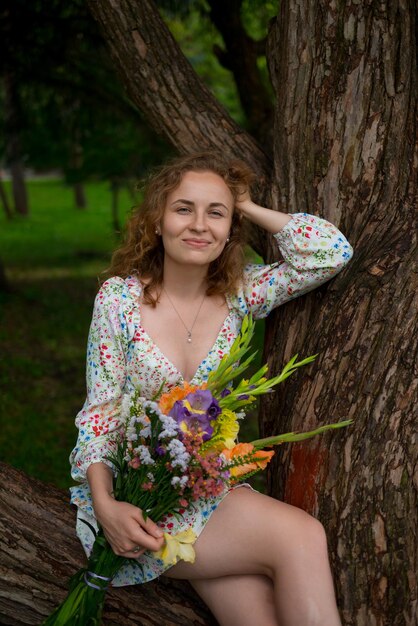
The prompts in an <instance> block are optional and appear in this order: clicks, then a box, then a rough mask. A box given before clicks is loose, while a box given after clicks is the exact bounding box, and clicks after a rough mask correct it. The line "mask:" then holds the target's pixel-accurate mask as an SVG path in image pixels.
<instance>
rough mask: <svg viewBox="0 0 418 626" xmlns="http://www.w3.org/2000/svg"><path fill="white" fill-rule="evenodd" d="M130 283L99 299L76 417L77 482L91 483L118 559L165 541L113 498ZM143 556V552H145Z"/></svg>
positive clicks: (109, 288)
mask: <svg viewBox="0 0 418 626" xmlns="http://www.w3.org/2000/svg"><path fill="white" fill-rule="evenodd" d="M124 289H125V281H124V280H123V279H122V278H118V277H114V278H112V279H110V280H108V281H106V282H105V283H104V284H103V285H102V287H101V289H100V290H99V293H98V294H97V296H96V300H95V305H94V311H93V318H92V323H91V326H90V332H89V338H88V347H87V381H86V382H87V398H86V401H85V403H84V406H83V409H82V410H81V411H80V413H79V414H78V416H77V419H76V425H77V427H78V429H79V433H78V439H77V444H76V447H75V448H74V450H73V452H72V453H71V457H70V462H71V464H72V476H73V478H74V479H75V480H78V481H85V480H86V478H87V480H88V483H89V486H90V491H91V495H92V501H93V508H94V512H95V515H96V518H97V520H98V522H99V523H100V525H101V526H102V527H103V530H104V533H105V535H106V538H107V539H108V540H109V543H110V545H111V546H112V549H113V550H114V552H115V553H116V554H123V556H126V557H138V556H139V555H140V554H141V551H138V552H133V551H132V550H133V548H134V547H135V546H137V545H138V546H143V547H144V548H147V549H152V550H158V549H159V548H160V547H161V545H162V543H163V540H162V539H158V537H161V536H162V533H161V534H160V530H159V529H158V527H157V525H156V524H154V522H152V520H150V519H149V518H148V519H147V521H146V522H145V521H144V519H143V516H142V511H141V510H140V509H139V508H137V507H135V506H133V505H131V504H128V503H126V502H118V501H116V500H115V499H114V498H113V494H112V490H113V471H112V466H111V463H110V461H109V460H108V458H107V457H108V456H109V455H111V454H112V453H114V452H115V450H116V446H117V441H118V436H119V432H120V430H121V429H122V428H123V423H122V421H121V417H120V413H121V401H122V396H123V392H124V387H125V381H126V353H127V349H128V344H129V337H128V330H127V320H126V317H125V314H124V306H123V303H124V302H126V298H124V297H123V296H124V295H126V294H124V293H123V291H124ZM142 551H143V550H142Z"/></svg>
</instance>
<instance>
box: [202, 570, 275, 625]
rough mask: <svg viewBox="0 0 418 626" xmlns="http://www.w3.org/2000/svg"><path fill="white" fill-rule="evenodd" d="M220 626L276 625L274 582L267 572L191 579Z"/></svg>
mask: <svg viewBox="0 0 418 626" xmlns="http://www.w3.org/2000/svg"><path fill="white" fill-rule="evenodd" d="M190 583H191V585H192V586H193V587H194V589H195V590H196V591H197V593H198V594H199V596H200V597H201V598H202V600H203V601H204V602H205V603H206V604H207V606H208V607H209V608H210V610H211V611H212V613H213V614H214V616H215V617H216V619H217V620H218V622H219V624H220V625H221V626H278V624H279V622H278V621H277V613H276V606H275V601H274V587H273V583H272V581H271V580H270V578H268V577H267V576H222V577H221V578H208V579H202V580H191V581H190Z"/></svg>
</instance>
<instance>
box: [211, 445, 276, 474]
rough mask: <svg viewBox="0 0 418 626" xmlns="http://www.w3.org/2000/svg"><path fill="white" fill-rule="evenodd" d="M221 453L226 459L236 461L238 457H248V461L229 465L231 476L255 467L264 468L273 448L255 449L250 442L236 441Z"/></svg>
mask: <svg viewBox="0 0 418 626" xmlns="http://www.w3.org/2000/svg"><path fill="white" fill-rule="evenodd" d="M222 454H223V455H224V457H225V458H226V459H227V460H228V461H237V460H239V458H240V457H243V458H244V457H247V458H248V461H247V462H244V463H243V464H242V465H237V466H236V467H231V469H230V473H231V476H236V477H237V476H242V475H243V474H248V472H253V471H254V470H257V469H265V468H266V466H267V463H268V462H269V461H270V460H271V457H272V456H273V455H274V450H271V451H267V450H255V448H254V446H253V445H252V444H251V443H237V445H236V446H234V447H233V448H231V450H228V449H226V450H223V451H222Z"/></svg>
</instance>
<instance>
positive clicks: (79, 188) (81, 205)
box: [73, 182, 87, 209]
mask: <svg viewBox="0 0 418 626" xmlns="http://www.w3.org/2000/svg"><path fill="white" fill-rule="evenodd" d="M73 189H74V202H75V206H76V208H77V209H85V208H86V206H87V200H86V194H85V191H84V185H83V183H81V182H79V183H74V185H73Z"/></svg>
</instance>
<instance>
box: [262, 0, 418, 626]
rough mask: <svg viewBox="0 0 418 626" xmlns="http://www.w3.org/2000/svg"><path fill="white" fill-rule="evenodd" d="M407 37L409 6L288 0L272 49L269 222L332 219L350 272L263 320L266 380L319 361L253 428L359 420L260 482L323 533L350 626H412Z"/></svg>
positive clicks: (413, 332) (285, 457)
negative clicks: (304, 216)
mask: <svg viewBox="0 0 418 626" xmlns="http://www.w3.org/2000/svg"><path fill="white" fill-rule="evenodd" d="M415 27H416V8H414V7H413V4H412V2H410V3H408V2H398V1H395V2H389V1H386V2H380V3H379V4H376V3H364V2H361V3H352V4H350V5H345V4H343V5H338V10H337V8H336V5H334V3H329V2H328V1H325V0H321V1H319V0H315V2H314V1H313V0H312V1H311V2H304V3H300V2H297V1H296V0H291V1H289V2H283V3H282V11H281V15H280V18H279V19H278V21H277V23H276V24H275V26H274V27H273V29H272V30H271V33H270V40H269V59H270V70H271V76H272V79H273V82H274V85H275V88H276V92H277V95H278V102H277V110H276V131H275V137H276V145H275V161H274V163H275V185H274V188H273V197H274V202H275V208H282V209H284V210H286V211H287V212H296V211H307V212H309V213H315V214H319V215H322V216H323V217H325V218H327V219H329V220H330V221H331V222H333V223H334V224H336V225H338V226H339V227H340V229H341V230H342V232H344V233H345V234H347V235H348V238H349V240H350V241H351V243H352V244H353V246H354V259H353V261H352V262H351V263H350V264H349V266H348V267H347V268H346V269H345V271H344V272H343V273H341V274H340V275H339V276H338V277H337V278H336V279H335V280H333V281H332V282H331V283H329V284H327V285H325V286H324V287H322V288H321V289H319V290H316V291H315V292H314V293H312V294H310V295H309V296H307V297H306V298H303V299H301V300H297V301H295V302H292V303H289V304H288V305H286V306H285V307H284V308H281V309H280V310H279V311H278V312H277V314H276V315H273V316H271V317H270V319H269V321H268V324H267V329H266V344H265V345H266V349H265V356H266V357H267V359H268V361H269V365H270V366H271V369H272V371H277V370H279V369H280V368H281V366H282V364H283V363H284V362H285V361H287V360H288V359H289V358H290V356H291V355H292V354H294V353H296V352H298V353H299V354H301V355H303V356H307V355H309V354H314V353H319V357H318V358H317V359H316V361H315V362H314V364H313V365H311V366H310V368H309V372H308V373H307V371H306V370H304V371H303V372H300V374H299V375H298V376H297V377H295V378H292V379H290V380H289V381H288V383H287V384H286V385H284V386H283V387H280V388H279V390H278V391H277V392H276V394H274V395H273V396H271V397H266V399H265V401H264V403H263V407H262V412H261V416H260V419H261V430H262V433H263V435H268V434H271V433H273V432H277V431H278V430H280V431H286V430H298V429H302V428H314V427H316V426H318V425H319V424H322V423H325V422H329V421H335V420H337V419H343V418H348V417H351V418H353V419H354V420H355V423H354V425H353V426H352V427H351V428H349V429H348V430H346V431H345V432H338V433H335V434H333V435H328V436H327V438H321V439H317V440H315V441H314V442H312V443H308V444H307V445H306V444H303V445H294V446H293V447H292V448H287V449H286V450H285V451H283V454H282V457H281V458H280V457H276V459H275V463H274V464H273V465H272V466H271V469H270V472H269V488H270V492H271V493H272V495H274V496H276V497H279V498H283V499H285V500H286V501H287V502H290V503H292V504H295V505H296V506H299V507H302V508H304V509H305V510H307V511H309V512H311V513H313V514H314V515H315V516H317V517H319V519H320V520H322V521H323V523H324V524H325V526H326V528H327V530H328V536H329V543H330V553H331V559H332V564H333V568H334V572H335V580H336V585H337V591H338V598H339V604H340V607H341V610H342V615H343V622H344V624H346V625H351V624H353V625H356V626H363V625H364V626H366V625H367V626H371V625H372V626H383V625H385V626H386V625H387V626H397V625H399V626H401V625H409V626H412V625H413V624H416V623H417V613H416V611H417V547H418V545H417V536H416V528H417V512H418V506H417V504H418V503H417V487H418V480H417V474H416V467H417V461H418V458H417V457H418V448H417V445H416V424H415V420H416V415H417V406H418V401H417V400H418V399H417V388H418V378H417V363H418V360H417V337H418V334H417V330H418V328H417V326H418V323H417V315H416V312H417V294H418V284H417V275H418V272H417V269H418V268H417V258H418V257H417V238H416V206H417V196H416V186H415V185H416V173H417V169H416V165H417V159H416V157H417V153H416V140H417V117H416V111H417V74H416V69H417V68H416V40H415V38H414V37H415V36H414V28H415ZM283 85H286V89H283V88H282V86H283ZM295 103H297V108H296V109H295ZM414 156H415V169H414ZM414 193H415V195H414Z"/></svg>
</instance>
